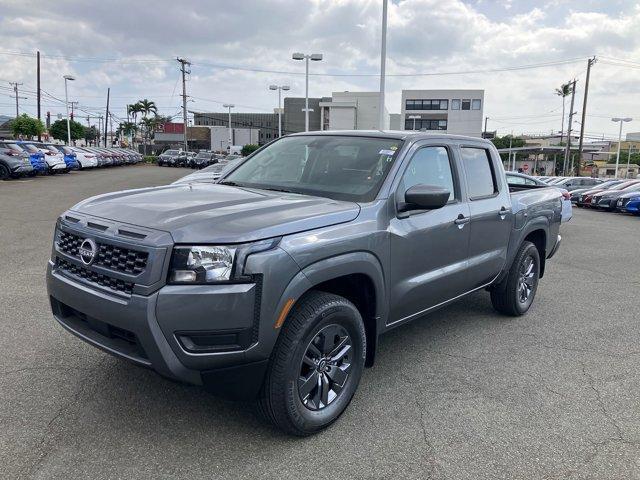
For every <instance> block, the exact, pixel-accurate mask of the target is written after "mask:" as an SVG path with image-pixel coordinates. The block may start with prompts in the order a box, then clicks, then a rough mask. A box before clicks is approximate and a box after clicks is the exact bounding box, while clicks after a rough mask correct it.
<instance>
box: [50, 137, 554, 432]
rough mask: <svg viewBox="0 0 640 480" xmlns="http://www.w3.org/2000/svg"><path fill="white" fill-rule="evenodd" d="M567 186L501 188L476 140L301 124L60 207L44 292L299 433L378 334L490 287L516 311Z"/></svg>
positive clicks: (350, 379)
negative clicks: (218, 175)
mask: <svg viewBox="0 0 640 480" xmlns="http://www.w3.org/2000/svg"><path fill="white" fill-rule="evenodd" d="M511 190H513V192H511ZM560 199H561V196H560V194H559V193H558V191H557V190H555V189H553V188H546V187H538V186H527V187H526V188H524V187H522V186H520V187H511V188H510V187H509V186H508V185H507V181H506V178H505V175H504V170H503V167H502V161H501V159H500V155H499V154H498V151H497V150H496V148H495V147H494V146H493V144H492V143H491V142H489V141H487V140H482V139H478V138H474V137H461V136H447V135H436V134H425V133H422V132H416V133H408V132H388V133H387V132H379V131H375V132H366V131H352V132H340V134H339V135H336V134H334V133H333V132H322V133H317V132H316V133H307V134H294V135H290V136H286V137H283V138H280V139H278V140H276V141H274V142H272V143H270V144H269V145H267V146H265V147H264V148H263V149H262V150H261V151H259V152H256V153H255V154H253V155H252V156H249V157H246V158H245V159H243V160H240V161H239V163H238V164H236V165H235V167H233V168H231V169H230V170H228V171H227V172H226V173H225V174H224V176H223V178H222V179H221V181H220V182H219V183H218V184H197V185H196V184H189V185H173V186H162V187H155V188H144V189H138V190H131V191H125V192H120V193H110V194H108V195H102V196H98V197H93V198H91V199H88V200H85V201H83V202H80V203H79V204H77V205H75V206H74V207H72V208H71V209H70V210H69V211H67V212H65V213H63V214H62V215H61V216H60V217H59V219H58V221H57V223H56V228H55V237H54V246H53V249H52V257H51V259H50V261H49V262H48V266H47V289H48V296H49V299H50V304H51V308H52V311H53V314H54V316H55V318H56V320H57V321H58V322H59V323H60V324H61V325H62V326H64V328H66V329H67V330H68V331H69V332H71V333H73V334H75V335H77V336H78V337H80V338H81V339H82V340H84V341H86V342H88V343H90V344H92V345H94V346H96V347H99V348H102V349H103V350H105V351H107V352H109V353H111V354H113V355H116V356H119V357H122V358H126V359H127V360H129V361H132V362H134V363H136V364H138V365H143V366H145V367H150V368H153V369H155V370H156V371H157V372H159V373H161V374H162V375H165V376H168V377H170V378H174V379H177V380H181V381H184V382H187V383H191V384H197V385H205V386H207V387H209V388H211V389H212V390H214V391H219V392H220V391H226V393H227V394H229V395H235V396H239V397H245V398H247V397H249V398H255V397H257V398H258V401H259V402H260V405H261V410H262V411H263V412H264V413H265V414H266V416H267V418H268V419H269V420H271V421H272V422H273V423H274V424H275V425H277V426H278V427H279V428H281V429H282V430H283V431H285V432H287V433H289V434H293V435H309V434H313V433H315V432H318V431H320V430H322V429H323V428H325V427H327V426H329V425H331V424H332V423H333V422H334V421H335V420H337V418H338V417H339V416H340V415H341V414H342V412H343V411H344V410H345V409H346V408H347V406H348V404H349V403H350V401H351V399H352V397H353V395H354V393H355V391H356V389H357V387H358V384H359V382H360V378H361V376H362V373H363V370H364V368H365V367H367V366H371V365H373V363H374V359H375V354H376V345H377V341H378V337H379V335H381V334H383V333H385V332H387V331H389V330H391V329H393V328H395V327H398V326H400V325H402V324H405V323H407V322H409V321H411V320H414V319H417V318H420V317H422V316H423V315H424V314H425V313H427V312H430V311H432V310H434V309H436V308H438V307H440V306H442V305H446V304H448V303H450V302H452V301H454V300H456V299H458V298H461V297H463V296H465V295H467V294H469V293H471V292H475V291H479V290H483V289H488V290H489V291H490V296H491V301H492V303H493V306H494V307H495V309H496V310H497V311H498V312H501V313H504V314H507V315H514V316H517V315H523V314H524V313H526V312H527V310H528V309H529V307H530V306H531V304H532V302H533V300H534V297H535V294H536V290H537V286H538V281H539V279H540V278H541V277H542V276H543V274H544V271H545V264H546V262H548V261H549V259H550V258H551V257H553V255H554V254H555V253H556V251H557V250H558V248H559V245H560V240H561V238H560V236H559V229H560V220H561V208H562V207H561V200H560ZM103 226H104V227H106V228H102V227H103ZM116 251H117V252H116ZM98 252H100V253H98ZM114 256H115V257H114ZM116 257H117V258H116ZM114 258H116V260H117V261H114ZM122 258H126V261H122V260H118V259H122Z"/></svg>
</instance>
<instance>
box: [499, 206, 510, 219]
mask: <svg viewBox="0 0 640 480" xmlns="http://www.w3.org/2000/svg"><path fill="white" fill-rule="evenodd" d="M510 211H511V209H510V208H506V207H502V208H500V211H499V212H498V215H500V220H504V219H505V217H506V216H507V213H509V212H510Z"/></svg>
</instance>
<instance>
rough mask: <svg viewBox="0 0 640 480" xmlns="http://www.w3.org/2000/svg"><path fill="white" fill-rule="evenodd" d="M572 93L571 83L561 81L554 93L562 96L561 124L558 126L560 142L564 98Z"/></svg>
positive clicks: (562, 128)
mask: <svg viewBox="0 0 640 480" xmlns="http://www.w3.org/2000/svg"><path fill="white" fill-rule="evenodd" d="M572 93H573V84H572V83H563V84H562V85H561V86H560V88H556V95H558V96H560V97H562V126H561V127H560V143H561V144H562V138H563V136H564V99H565V98H567V97H568V96H569V95H571V94H572Z"/></svg>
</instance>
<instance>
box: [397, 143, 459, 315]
mask: <svg viewBox="0 0 640 480" xmlns="http://www.w3.org/2000/svg"><path fill="white" fill-rule="evenodd" d="M417 184H425V185H436V186H440V187H444V188H446V189H448V190H449V191H450V192H451V195H450V197H449V203H448V204H447V205H445V206H444V207H442V208H439V209H435V210H426V211H424V210H415V211H405V212H403V213H399V214H397V216H396V217H395V218H392V220H391V222H390V227H389V228H390V248H391V252H390V265H391V269H390V278H389V282H390V298H391V311H390V312H389V323H396V322H400V321H402V320H408V319H410V318H412V317H415V316H418V315H419V314H421V313H422V312H425V311H426V310H428V309H430V308H431V307H434V306H436V305H438V304H440V303H442V302H445V301H447V300H449V299H451V298H454V297H456V296H458V295H460V294H462V293H464V292H465V291H466V281H465V279H464V276H465V270H466V266H467V263H466V259H467V249H468V245H469V224H468V222H469V208H468V205H467V204H466V203H464V202H463V201H462V198H461V189H460V184H459V174H458V169H457V168H456V163H455V159H454V157H453V155H452V151H451V150H450V149H449V147H445V146H438V145H425V146H422V147H420V148H418V149H417V150H416V151H415V152H414V153H413V155H412V157H411V158H410V160H409V162H408V164H407V166H406V169H405V170H404V172H403V174H402V177H401V180H400V183H399V185H398V188H397V190H396V204H402V202H403V200H404V192H406V191H407V189H409V188H410V187H412V186H413V185H417Z"/></svg>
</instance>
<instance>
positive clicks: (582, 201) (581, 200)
mask: <svg viewBox="0 0 640 480" xmlns="http://www.w3.org/2000/svg"><path fill="white" fill-rule="evenodd" d="M632 182H633V180H622V181H620V182H619V183H618V184H617V185H613V186H609V187H607V188H601V186H598V188H594V189H593V190H588V191H586V192H584V193H583V194H582V195H580V197H578V202H577V206H578V207H592V206H593V205H592V201H593V196H594V195H597V194H599V193H602V192H605V191H612V192H615V191H617V190H622V189H623V188H626V187H628V186H629V185H631V184H632Z"/></svg>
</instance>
